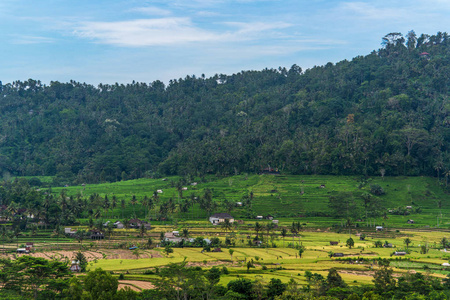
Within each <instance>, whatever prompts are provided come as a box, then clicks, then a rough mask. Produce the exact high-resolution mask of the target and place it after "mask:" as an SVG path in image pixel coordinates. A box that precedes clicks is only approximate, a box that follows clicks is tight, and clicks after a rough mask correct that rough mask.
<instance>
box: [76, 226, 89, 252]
mask: <svg viewBox="0 0 450 300" xmlns="http://www.w3.org/2000/svg"><path fill="white" fill-rule="evenodd" d="M86 237H87V232H86V230H77V233H76V234H75V238H76V239H77V241H78V242H79V243H80V249H81V248H82V247H83V240H84V239H85V238H86Z"/></svg>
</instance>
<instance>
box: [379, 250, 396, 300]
mask: <svg viewBox="0 0 450 300" xmlns="http://www.w3.org/2000/svg"><path fill="white" fill-rule="evenodd" d="M378 265H379V269H378V270H376V271H375V274H374V276H373V283H374V284H375V292H376V293H379V294H381V295H383V294H389V293H390V292H392V291H393V290H394V289H395V288H396V280H395V278H394V277H393V275H392V274H393V272H394V271H393V270H392V268H389V261H388V260H386V259H384V260H380V261H379V263H378Z"/></svg>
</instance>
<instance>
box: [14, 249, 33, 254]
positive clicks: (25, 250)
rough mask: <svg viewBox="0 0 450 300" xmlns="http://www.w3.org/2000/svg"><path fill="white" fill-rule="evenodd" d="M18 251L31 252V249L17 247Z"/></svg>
mask: <svg viewBox="0 0 450 300" xmlns="http://www.w3.org/2000/svg"><path fill="white" fill-rule="evenodd" d="M16 252H17V253H29V252H30V251H29V250H27V249H26V248H17V251H16Z"/></svg>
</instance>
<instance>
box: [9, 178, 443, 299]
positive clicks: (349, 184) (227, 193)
mask: <svg viewBox="0 0 450 300" xmlns="http://www.w3.org/2000/svg"><path fill="white" fill-rule="evenodd" d="M36 179H39V178H34V180H36ZM41 179H42V182H45V180H46V178H41ZM41 179H39V180H41ZM27 180H30V178H28V179H27V178H16V179H15V180H14V181H13V184H15V185H20V184H25V185H26V184H27ZM43 185H44V186H45V183H43ZM379 189H381V190H382V191H383V193H382V194H379V195H376V193H377V191H378V190H379ZM39 190H40V192H44V191H45V192H44V193H45V194H46V197H47V198H52V199H60V200H66V201H67V204H66V205H65V207H63V208H62V210H75V206H77V205H86V206H85V207H84V208H83V210H82V211H80V212H79V213H78V215H77V216H76V217H72V218H73V219H71V218H68V220H69V221H68V222H70V223H68V224H64V223H61V224H57V226H56V229H48V228H47V229H46V228H45V227H46V226H45V225H44V224H39V223H35V222H34V220H33V219H28V220H27V223H26V227H25V228H26V229H25V230H23V231H21V232H19V233H15V234H14V232H12V233H11V234H8V233H7V234H5V235H3V236H2V237H3V243H2V252H3V254H4V256H5V255H6V256H7V257H9V258H16V259H17V258H20V257H21V256H31V257H36V258H45V259H52V260H56V261H60V262H67V263H69V265H70V263H71V262H72V267H74V268H75V270H76V271H77V272H78V271H79V270H78V269H77V268H78V266H79V264H80V257H82V260H84V262H83V263H84V266H83V271H82V273H83V272H88V271H93V270H96V269H98V268H101V269H102V270H104V271H106V272H110V274H111V275H112V276H113V277H115V278H117V279H118V283H119V286H118V288H119V290H120V289H125V290H124V291H127V292H129V293H131V292H130V291H129V290H131V291H134V292H138V293H141V292H142V291H145V290H154V289H155V288H156V287H158V286H160V285H161V282H163V281H164V280H166V277H163V275H162V274H164V269H165V268H167V266H169V265H171V266H177V267H178V268H184V269H185V270H188V269H190V268H193V269H199V270H202V271H203V272H208V271H209V270H211V269H216V268H218V269H220V272H221V275H220V280H219V281H218V282H217V285H222V286H226V285H227V284H229V283H230V282H233V281H234V280H241V281H242V280H244V279H248V280H251V281H252V282H253V281H256V282H260V283H263V284H268V283H269V282H271V281H272V282H273V280H274V279H276V280H280V281H279V282H280V283H282V284H290V285H294V284H298V286H314V285H317V284H319V283H318V282H320V280H321V278H327V274H328V273H329V270H336V271H337V274H338V275H339V276H340V277H341V278H342V280H343V282H345V284H346V286H348V287H352V286H354V287H360V286H364V285H369V286H370V285H373V282H374V281H373V280H374V276H375V272H376V271H377V270H381V269H382V268H385V267H383V263H385V262H386V261H387V262H389V265H390V267H391V268H392V272H393V273H392V274H393V276H394V278H399V277H401V276H411V274H418V272H421V273H424V274H427V276H430V278H436V279H445V278H446V275H447V274H448V271H449V269H448V268H449V264H448V262H449V259H450V253H449V254H447V251H446V250H447V246H448V242H447V238H448V237H449V235H450V218H449V207H448V205H447V204H446V203H445V202H444V201H443V200H445V199H447V197H448V195H447V194H446V191H445V188H443V187H442V186H440V185H439V184H438V182H437V180H436V179H434V178H428V177H420V178H418V177H385V178H381V177H379V178H378V177H372V178H367V179H365V178H359V177H351V176H348V177H346V176H294V175H289V176H285V175H267V174H266V175H238V176H231V177H215V176H209V177H203V178H189V180H188V179H187V178H183V177H167V178H159V179H138V180H129V181H121V182H115V183H104V184H83V185H79V186H66V187H61V188H50V189H46V188H42V187H41V188H40V189H39ZM333 197H337V198H339V199H340V203H341V206H342V207H335V206H334V205H333V201H332V200H331V199H332V198H333ZM344 197H345V198H344ZM368 198H369V199H368ZM83 199H84V200H83ZM208 199H209V200H208ZM345 199H346V200H345ZM78 201H79V202H80V203H78ZM208 201H210V203H208ZM170 202H173V203H174V204H173V210H171V208H170V206H171V205H172V204H170ZM373 202H376V204H374V203H373ZM77 203H78V204H77ZM441 203H445V204H444V205H442V204H441ZM121 204H122V205H121ZM165 205H167V206H168V207H167V208H165V207H164V206H165ZM373 207H376V208H373ZM61 213H63V214H64V213H65V212H64V211H61ZM215 214H216V215H220V216H225V217H224V219H222V220H221V221H220V222H219V223H218V224H215V225H213V224H212V223H211V221H210V220H209V217H210V216H212V215H215ZM336 214H338V215H340V217H339V216H337V215H336ZM226 215H229V216H230V217H232V218H233V219H232V221H231V219H227V216H226ZM70 220H71V221H70ZM6 222H7V223H6V224H8V222H19V223H22V222H23V219H19V220H16V219H14V220H10V221H8V220H7V221H6ZM2 228H5V227H4V226H2ZM4 256H3V257H4ZM174 272H175V271H174ZM175 274H176V272H175ZM408 274H409V275H408ZM419 274H420V273H419ZM164 276H167V275H164ZM172 276H174V275H173V274H172ZM180 288H182V286H180ZM334 296H336V295H334Z"/></svg>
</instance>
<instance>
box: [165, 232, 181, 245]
mask: <svg viewBox="0 0 450 300" xmlns="http://www.w3.org/2000/svg"><path fill="white" fill-rule="evenodd" d="M182 240H183V239H182V238H181V237H179V236H178V235H175V234H174V232H166V233H164V241H165V242H171V243H179V242H181V241H182Z"/></svg>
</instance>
